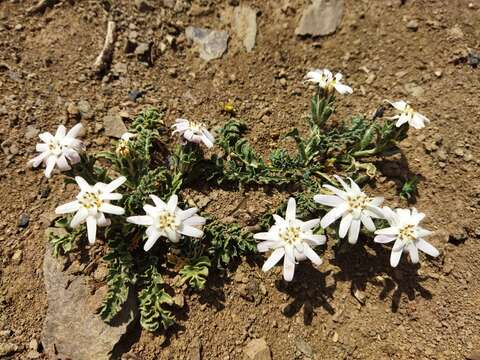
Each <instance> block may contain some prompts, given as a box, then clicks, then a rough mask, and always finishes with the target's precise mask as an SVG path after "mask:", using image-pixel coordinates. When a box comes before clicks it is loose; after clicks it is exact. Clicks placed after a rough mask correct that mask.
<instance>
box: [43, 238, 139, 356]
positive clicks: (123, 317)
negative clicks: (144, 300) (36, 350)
mask: <svg viewBox="0 0 480 360" xmlns="http://www.w3.org/2000/svg"><path fill="white" fill-rule="evenodd" d="M62 269H63V265H62V263H61V259H56V258H55V257H53V255H52V249H51V247H49V246H47V249H46V252H45V256H44V262H43V274H44V280H45V287H46V291H47V300H48V309H47V314H46V317H45V322H44V324H43V331H42V344H43V345H44V348H45V349H46V351H47V352H50V354H47V355H49V356H54V354H51V352H52V351H53V349H56V351H57V353H58V355H55V358H56V357H62V358H72V359H75V360H92V359H95V360H107V359H110V358H111V355H110V354H111V352H112V350H113V349H114V347H115V345H116V344H117V343H118V342H119V341H120V339H121V337H122V336H123V335H124V334H125V333H126V331H127V326H128V325H129V324H130V323H131V322H132V321H133V320H134V318H135V314H136V312H135V310H134V305H133V303H134V302H133V301H130V300H129V301H127V304H125V305H124V310H123V311H122V312H121V314H119V316H118V318H117V319H115V326H111V325H109V324H107V323H105V322H104V321H103V320H101V319H100V317H99V316H98V315H97V314H95V309H94V308H93V306H92V298H93V296H92V295H91V290H90V288H89V287H88V281H89V280H88V277H86V276H82V275H79V276H70V275H68V274H66V273H64V272H63V271H62ZM132 300H133V299H132ZM72 339H74V341H72Z"/></svg>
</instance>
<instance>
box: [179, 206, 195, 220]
mask: <svg viewBox="0 0 480 360" xmlns="http://www.w3.org/2000/svg"><path fill="white" fill-rule="evenodd" d="M197 212H198V209H197V208H194V207H193V208H190V209H187V210H181V211H179V212H178V218H179V219H180V220H185V219H188V218H190V217H192V216H193V215H195V214H196V213H197Z"/></svg>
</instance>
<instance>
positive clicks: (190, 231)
mask: <svg viewBox="0 0 480 360" xmlns="http://www.w3.org/2000/svg"><path fill="white" fill-rule="evenodd" d="M180 233H181V234H183V235H186V236H190V237H194V238H201V237H202V236H203V231H202V230H200V229H197V228H196V227H193V226H189V225H184V226H183V227H182V229H181V230H180Z"/></svg>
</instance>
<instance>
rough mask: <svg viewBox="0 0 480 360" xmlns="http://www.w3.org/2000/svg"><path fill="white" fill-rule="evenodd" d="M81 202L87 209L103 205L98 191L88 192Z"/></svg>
mask: <svg viewBox="0 0 480 360" xmlns="http://www.w3.org/2000/svg"><path fill="white" fill-rule="evenodd" d="M78 201H79V202H80V204H81V205H82V206H83V207H84V208H86V209H92V208H95V207H96V208H97V209H98V208H99V207H100V206H101V205H102V200H101V199H100V196H99V194H98V193H95V192H86V193H85V194H83V195H82V197H81V198H80V199H79V200H78Z"/></svg>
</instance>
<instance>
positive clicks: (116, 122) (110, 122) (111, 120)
mask: <svg viewBox="0 0 480 360" xmlns="http://www.w3.org/2000/svg"><path fill="white" fill-rule="evenodd" d="M103 127H104V128H105V135H107V136H111V137H115V138H118V139H120V138H121V137H122V135H123V134H124V133H126V132H127V127H126V126H125V124H124V123H123V121H122V118H121V117H120V115H107V116H105V117H104V118H103Z"/></svg>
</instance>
